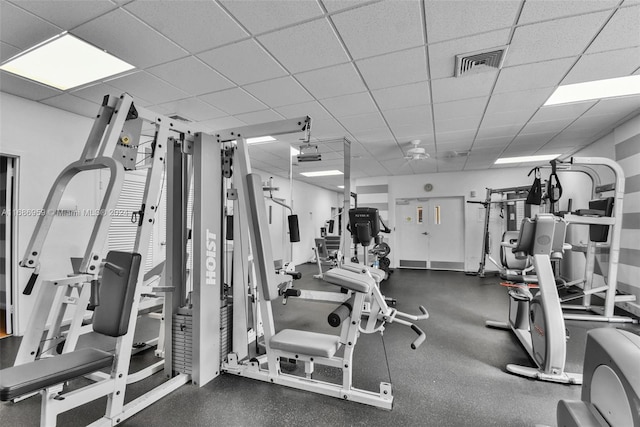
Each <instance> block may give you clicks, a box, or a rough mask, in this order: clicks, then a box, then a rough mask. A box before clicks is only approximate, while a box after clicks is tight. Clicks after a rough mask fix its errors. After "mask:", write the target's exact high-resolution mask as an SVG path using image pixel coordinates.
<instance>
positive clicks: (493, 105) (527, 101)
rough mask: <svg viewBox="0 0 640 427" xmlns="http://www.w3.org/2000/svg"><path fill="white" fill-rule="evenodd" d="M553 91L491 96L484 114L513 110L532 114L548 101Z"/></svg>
mask: <svg viewBox="0 0 640 427" xmlns="http://www.w3.org/2000/svg"><path fill="white" fill-rule="evenodd" d="M553 91H554V88H545V89H532V90H524V91H521V92H508V93H500V94H497V95H493V96H492V97H491V99H490V100H489V105H488V106H487V111H486V114H495V113H504V112H509V111H513V110H526V111H530V112H531V114H533V113H534V112H535V111H536V110H537V109H538V108H540V107H541V106H542V104H544V103H545V101H546V100H547V99H549V96H551V94H552V93H553Z"/></svg>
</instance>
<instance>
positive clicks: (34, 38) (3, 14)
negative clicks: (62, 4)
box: [0, 1, 62, 49]
mask: <svg viewBox="0 0 640 427" xmlns="http://www.w3.org/2000/svg"><path fill="white" fill-rule="evenodd" d="M61 32H62V29H60V28H57V27H56V26H54V25H51V24H50V23H48V22H46V21H44V20H42V19H40V18H38V17H36V16H33V15H32V14H30V13H29V12H26V11H24V10H22V9H20V8H19V7H17V6H14V5H13V4H11V3H9V2H6V1H3V2H0V40H2V41H3V42H4V43H8V44H10V45H12V46H14V47H16V48H19V49H28V48H30V47H32V46H35V45H37V44H38V43H40V42H43V41H45V40H47V39H50V38H51V37H53V36H55V35H57V34H60V33H61Z"/></svg>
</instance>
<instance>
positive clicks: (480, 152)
mask: <svg viewBox="0 0 640 427" xmlns="http://www.w3.org/2000/svg"><path fill="white" fill-rule="evenodd" d="M503 149H504V147H491V146H487V147H484V148H475V147H474V148H473V149H472V150H471V151H470V152H469V156H468V158H467V162H475V161H479V162H486V161H490V162H491V163H493V162H494V161H495V160H496V159H497V158H498V156H499V155H500V153H501V152H502V150H503Z"/></svg>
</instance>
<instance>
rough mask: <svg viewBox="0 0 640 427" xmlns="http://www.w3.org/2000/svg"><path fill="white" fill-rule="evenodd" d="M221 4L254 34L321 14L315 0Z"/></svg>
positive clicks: (231, 0) (227, 1) (230, 0)
mask: <svg viewBox="0 0 640 427" xmlns="http://www.w3.org/2000/svg"><path fill="white" fill-rule="evenodd" d="M222 5H223V6H224V7H226V8H227V10H228V11H229V12H231V14H232V15H233V16H235V17H236V18H237V19H238V21H240V22H241V23H242V25H244V26H245V27H246V28H247V29H248V30H249V31H250V32H251V34H254V35H255V34H260V33H264V32H265V31H270V30H274V29H276V28H281V27H285V26H288V25H291V24H295V23H298V22H302V21H306V20H309V19H313V18H319V17H321V16H322V9H320V6H319V5H318V3H317V2H315V1H299V0H278V1H259V0H258V1H256V0H253V1H237V0H223V1H222Z"/></svg>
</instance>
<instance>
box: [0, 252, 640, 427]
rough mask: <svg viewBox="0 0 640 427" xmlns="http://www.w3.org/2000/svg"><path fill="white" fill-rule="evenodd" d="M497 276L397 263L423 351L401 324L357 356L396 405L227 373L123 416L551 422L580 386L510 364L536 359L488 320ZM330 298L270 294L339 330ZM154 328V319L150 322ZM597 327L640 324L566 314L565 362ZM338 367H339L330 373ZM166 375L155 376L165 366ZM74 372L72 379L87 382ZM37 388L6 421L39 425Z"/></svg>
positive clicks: (194, 422)
mask: <svg viewBox="0 0 640 427" xmlns="http://www.w3.org/2000/svg"><path fill="white" fill-rule="evenodd" d="M300 271H302V272H303V274H304V277H303V278H302V279H301V280H300V281H298V282H297V286H298V287H300V288H305V289H326V290H331V289H335V288H333V287H332V286H331V285H328V284H325V283H323V282H321V281H319V280H317V279H313V278H312V275H313V273H315V272H317V271H315V266H314V265H310V264H307V265H303V266H300ZM498 282H499V279H497V278H496V277H486V278H478V277H473V276H466V275H464V274H463V273H455V272H444V271H416V270H396V271H395V272H394V274H393V275H392V276H391V278H390V280H388V281H386V282H384V283H383V285H382V288H383V292H384V293H385V294H386V295H387V296H389V297H394V298H396V299H397V301H398V304H397V308H398V309H399V310H401V311H407V312H416V313H417V312H418V305H424V306H425V307H427V309H428V310H429V313H430V315H431V317H430V319H428V320H425V321H422V322H420V327H421V328H423V330H424V331H425V332H426V333H427V341H426V342H425V343H424V344H423V345H422V346H421V347H420V348H418V349H417V350H415V351H414V350H411V349H410V347H409V345H410V343H411V341H412V340H413V339H414V337H415V334H414V333H413V332H412V331H411V330H410V329H409V328H407V327H404V326H401V325H397V324H393V325H390V326H389V327H388V328H387V330H386V331H385V334H384V337H381V336H380V335H366V336H365V335H363V336H361V338H360V339H359V341H358V345H357V348H356V355H355V373H354V382H355V386H357V387H359V388H364V389H372V390H377V388H378V384H379V382H381V381H388V380H389V375H390V377H391V381H392V383H393V392H394V396H395V403H394V408H393V410H392V411H384V410H380V409H376V408H372V407H368V406H365V405H360V404H357V403H352V402H346V401H341V400H337V399H333V398H330V397H325V396H319V395H315V394H312V393H307V392H301V391H297V390H293V389H288V388H285V387H280V386H276V385H271V384H267V383H262V382H259V381H253V380H249V379H244V378H239V377H234V376H232V375H222V376H220V377H218V378H217V379H215V380H214V381H212V382H211V383H209V384H207V385H206V386H205V387H203V388H197V387H194V386H191V385H188V386H183V387H182V388H180V389H179V390H177V391H176V392H174V393H172V394H171V395H169V396H168V397H166V398H165V399H163V400H161V401H160V402H158V403H156V404H154V405H153V406H151V407H149V408H148V409H145V410H143V411H142V412H140V413H139V414H137V415H135V416H134V417H133V418H131V419H129V420H127V421H125V422H124V423H123V424H122V425H127V426H149V425H155V426H174V425H185V426H221V425H229V426H312V425H313V426H350V425H354V426H358V425H362V426H384V425H401V426H534V425H536V424H543V425H555V410H556V404H557V401H558V400H559V399H577V398H579V396H580V387H579V386H566V385H560V384H552V383H544V382H536V381H532V380H529V379H526V378H520V377H517V376H513V375H510V374H507V373H505V370H504V367H505V365H506V364H508V363H517V364H522V365H530V361H529V360H528V357H527V356H526V354H525V352H524V350H523V349H522V348H521V347H520V345H519V343H518V341H517V339H516V338H515V337H514V336H513V334H511V333H510V332H506V331H500V330H495V329H489V328H486V327H485V326H484V321H485V320H487V319H493V320H506V317H507V293H506V290H505V288H503V287H501V286H499V285H498ZM332 308H333V305H331V304H326V303H317V302H315V303H314V302H309V301H303V300H296V299H294V298H290V299H289V301H288V303H287V305H282V304H281V303H280V301H276V302H275V303H274V316H275V322H276V328H277V329H281V328H282V327H285V326H287V327H293V328H302V329H309V330H314V331H319V332H329V331H332V328H330V327H329V326H328V325H327V324H326V316H327V314H328V313H329V311H331V310H332ZM151 327H152V326H149V328H151ZM592 327H622V328H625V329H629V330H633V331H634V332H635V333H638V334H640V328H639V327H637V325H626V326H625V325H606V324H594V323H585V322H567V328H568V330H569V333H570V336H571V339H570V340H569V343H568V351H567V352H568V360H567V371H569V372H581V371H582V358H583V357H584V345H585V340H586V332H587V331H588V329H590V328H592ZM18 343H19V339H17V338H8V339H4V340H1V341H0V366H2V367H6V366H10V365H11V364H12V362H13V358H14V356H15V352H16V351H17V344H18ZM153 360H154V357H153V352H152V351H146V352H143V353H140V354H138V355H136V356H134V363H133V366H134V369H135V367H137V366H142V365H144V364H148V363H150V362H151V361H153ZM322 374H326V375H331V373H330V372H329V373H322ZM157 376H158V375H157ZM83 381H85V380H76V381H74V383H76V384H74V385H81V384H85V382H83ZM161 381H162V379H161V378H150V379H148V380H145V381H144V382H142V383H139V384H135V385H133V386H131V387H130V390H128V391H127V400H130V399H132V398H133V397H136V396H137V395H140V394H141V393H143V392H144V391H145V390H148V389H150V388H152V387H153V386H155V385H156V384H157V383H159V382H161ZM39 404H40V398H39V397H38V396H36V397H33V398H30V399H27V400H26V401H23V402H19V403H17V404H11V403H3V404H2V405H0V425H20V426H23V425H37V424H38V420H39ZM103 411H104V399H101V400H99V401H96V402H93V403H91V404H88V405H86V406H84V407H82V408H79V409H75V410H72V411H69V412H67V413H65V414H62V415H61V416H60V417H59V418H58V425H64V426H76V425H86V424H88V423H90V422H91V421H93V420H95V419H97V418H99V417H100V416H101V415H102V413H103Z"/></svg>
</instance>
